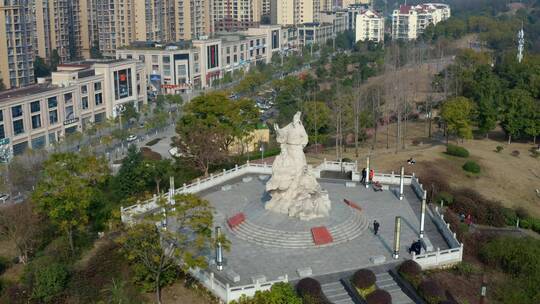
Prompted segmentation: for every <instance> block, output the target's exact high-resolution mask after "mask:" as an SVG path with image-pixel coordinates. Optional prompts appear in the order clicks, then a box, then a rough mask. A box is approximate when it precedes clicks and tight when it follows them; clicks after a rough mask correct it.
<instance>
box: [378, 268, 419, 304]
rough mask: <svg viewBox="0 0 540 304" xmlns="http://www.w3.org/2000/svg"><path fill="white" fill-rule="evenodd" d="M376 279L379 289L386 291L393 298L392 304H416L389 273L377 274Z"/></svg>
mask: <svg viewBox="0 0 540 304" xmlns="http://www.w3.org/2000/svg"><path fill="white" fill-rule="evenodd" d="M375 277H376V278H377V281H376V284H377V287H378V288H379V289H383V290H386V291H387V292H388V293H389V294H390V295H391V296H392V304H414V301H413V300H411V299H410V298H409V297H408V296H407V295H406V294H405V293H404V292H403V291H402V290H401V288H400V287H399V286H398V285H397V283H396V281H394V278H392V276H391V275H390V274H389V273H388V272H381V273H376V274H375Z"/></svg>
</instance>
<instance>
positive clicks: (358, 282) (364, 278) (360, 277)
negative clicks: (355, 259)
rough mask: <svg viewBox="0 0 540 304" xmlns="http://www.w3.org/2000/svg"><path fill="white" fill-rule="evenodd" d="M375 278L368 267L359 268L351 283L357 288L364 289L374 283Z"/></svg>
mask: <svg viewBox="0 0 540 304" xmlns="http://www.w3.org/2000/svg"><path fill="white" fill-rule="evenodd" d="M376 281H377V278H376V277H375V274H374V273H373V271H371V270H369V269H360V270H358V271H356V272H355V273H354V275H353V277H352V283H353V284H354V287H356V288H359V289H366V288H369V287H371V286H373V285H374V284H375V282H376Z"/></svg>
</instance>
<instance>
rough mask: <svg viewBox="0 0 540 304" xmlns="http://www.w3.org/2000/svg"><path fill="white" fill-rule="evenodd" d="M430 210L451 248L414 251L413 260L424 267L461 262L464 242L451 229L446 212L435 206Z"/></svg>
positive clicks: (436, 266)
mask: <svg viewBox="0 0 540 304" xmlns="http://www.w3.org/2000/svg"><path fill="white" fill-rule="evenodd" d="M420 186H421V185H420ZM428 212H429V214H430V216H431V218H432V219H433V222H434V223H435V225H436V226H437V228H438V229H439V231H440V232H441V234H442V236H443V237H444V239H445V240H446V242H447V243H448V245H449V246H450V249H446V250H440V249H439V248H437V251H434V252H428V253H424V254H418V255H416V254H414V253H413V257H412V260H413V261H415V262H417V263H418V264H420V266H422V269H429V268H440V267H445V266H451V265H454V264H457V263H459V262H461V261H462V260H463V243H460V242H459V240H458V239H457V237H456V233H455V232H453V231H452V230H451V229H450V224H449V223H447V222H446V221H445V220H444V214H441V213H440V212H439V207H435V210H433V211H432V210H431V208H429V209H428Z"/></svg>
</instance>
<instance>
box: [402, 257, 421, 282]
mask: <svg viewBox="0 0 540 304" xmlns="http://www.w3.org/2000/svg"><path fill="white" fill-rule="evenodd" d="M398 273H399V275H400V276H402V277H403V278H404V279H405V280H407V281H408V282H409V283H411V285H412V286H413V287H414V288H418V285H420V282H422V267H420V265H419V264H418V263H416V262H415V261H413V260H407V261H405V262H403V263H401V265H399V267H398Z"/></svg>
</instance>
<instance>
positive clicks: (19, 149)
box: [13, 141, 28, 155]
mask: <svg viewBox="0 0 540 304" xmlns="http://www.w3.org/2000/svg"><path fill="white" fill-rule="evenodd" d="M26 149H28V142H27V141H25V142H22V143H18V144H15V145H13V155H21V154H23V153H24V151H26Z"/></svg>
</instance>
